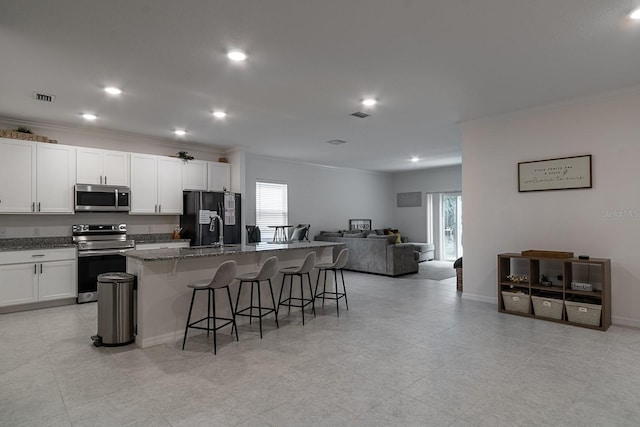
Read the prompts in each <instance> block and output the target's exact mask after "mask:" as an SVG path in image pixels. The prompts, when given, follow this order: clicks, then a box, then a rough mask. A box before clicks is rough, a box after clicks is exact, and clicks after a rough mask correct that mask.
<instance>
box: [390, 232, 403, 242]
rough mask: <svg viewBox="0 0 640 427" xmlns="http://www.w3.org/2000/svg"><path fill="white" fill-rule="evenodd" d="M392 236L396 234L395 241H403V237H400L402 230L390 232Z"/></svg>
mask: <svg viewBox="0 0 640 427" xmlns="http://www.w3.org/2000/svg"><path fill="white" fill-rule="evenodd" d="M389 234H390V235H392V236H396V240H395V242H394V243H402V238H401V237H400V232H399V231H395V232H394V231H392V232H390V233H389Z"/></svg>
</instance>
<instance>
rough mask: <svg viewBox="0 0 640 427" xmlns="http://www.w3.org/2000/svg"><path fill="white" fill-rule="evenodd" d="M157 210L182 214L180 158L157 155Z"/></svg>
mask: <svg viewBox="0 0 640 427" xmlns="http://www.w3.org/2000/svg"><path fill="white" fill-rule="evenodd" d="M158 212H159V213H161V214H173V215H175V214H177V215H181V214H182V160H179V159H171V158H169V157H158Z"/></svg>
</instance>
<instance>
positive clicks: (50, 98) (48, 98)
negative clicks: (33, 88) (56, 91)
mask: <svg viewBox="0 0 640 427" xmlns="http://www.w3.org/2000/svg"><path fill="white" fill-rule="evenodd" d="M33 99H35V100H36V101H42V102H55V100H56V96H55V95H47V94H46V93H40V92H33Z"/></svg>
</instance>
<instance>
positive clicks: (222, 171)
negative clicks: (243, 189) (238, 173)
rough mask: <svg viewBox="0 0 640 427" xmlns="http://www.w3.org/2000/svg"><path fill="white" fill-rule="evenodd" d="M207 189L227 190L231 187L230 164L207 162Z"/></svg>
mask: <svg viewBox="0 0 640 427" xmlns="http://www.w3.org/2000/svg"><path fill="white" fill-rule="evenodd" d="M208 187H209V188H208V190H209V191H224V190H225V189H226V190H227V191H228V190H230V189H231V165H230V164H229V163H218V162H209V185H208Z"/></svg>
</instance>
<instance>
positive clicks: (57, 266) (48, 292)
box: [38, 260, 78, 301]
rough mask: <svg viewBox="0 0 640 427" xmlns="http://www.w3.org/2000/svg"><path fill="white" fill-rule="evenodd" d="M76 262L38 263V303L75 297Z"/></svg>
mask: <svg viewBox="0 0 640 427" xmlns="http://www.w3.org/2000/svg"><path fill="white" fill-rule="evenodd" d="M77 272H78V266H77V261H76V260H66V261H53V262H43V263H40V265H39V267H38V273H39V274H40V275H39V276H38V301H49V300H55V299H61V298H70V297H76V296H77V291H76V289H77V277H76V276H77V274H78V273H77Z"/></svg>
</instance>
